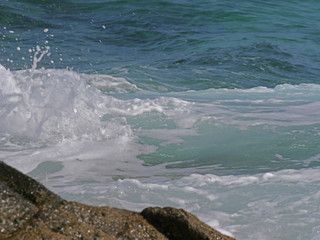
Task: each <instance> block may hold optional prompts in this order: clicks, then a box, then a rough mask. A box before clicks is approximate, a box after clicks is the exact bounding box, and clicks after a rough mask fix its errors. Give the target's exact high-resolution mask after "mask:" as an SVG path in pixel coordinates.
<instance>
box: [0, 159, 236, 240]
mask: <svg viewBox="0 0 320 240" xmlns="http://www.w3.org/2000/svg"><path fill="white" fill-rule="evenodd" d="M157 218H158V219H157ZM186 234H187V235H188V236H187V237H185V236H186ZM218 237H220V238H218ZM0 239H10V240H27V239H28V240H29V239H30V240H38V239H39V240H42V239H57V240H64V239H105V240H114V239H123V240H133V239H141V240H142V239H143V240H166V239H177V240H179V239H199V240H200V239H216V240H217V239H221V240H229V239H232V238H229V237H226V236H224V235H222V234H220V233H218V232H217V231H215V230H213V229H211V228H210V227H209V226H207V225H206V224H204V223H203V222H201V221H199V220H198V219H197V218H196V217H195V216H194V215H192V214H190V213H188V212H186V211H184V210H178V209H174V208H164V209H161V208H148V209H145V210H144V211H142V213H141V214H140V213H138V212H133V211H129V210H125V209H117V208H110V207H94V206H89V205H85V204H81V203H76V202H68V201H66V200H63V199H61V198H60V197H59V196H58V195H56V194H54V193H53V192H51V191H49V190H48V189H46V188H45V187H44V186H43V185H42V184H40V183H39V182H37V181H36V180H34V179H32V178H30V177H28V176H26V175H24V174H22V173H20V172H19V171H17V170H15V169H14V168H12V167H10V166H8V165H6V164H5V163H3V162H0Z"/></svg>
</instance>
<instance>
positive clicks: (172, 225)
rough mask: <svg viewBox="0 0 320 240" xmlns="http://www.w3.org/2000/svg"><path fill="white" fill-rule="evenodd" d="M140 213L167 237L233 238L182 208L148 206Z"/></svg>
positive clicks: (215, 239)
mask: <svg viewBox="0 0 320 240" xmlns="http://www.w3.org/2000/svg"><path fill="white" fill-rule="evenodd" d="M141 215H142V216H143V217H144V218H145V219H146V220H147V221H148V222H149V223H150V224H152V225H153V226H154V227H155V228H157V229H158V230H159V231H160V232H162V233H163V234H164V235H165V236H166V237H167V238H168V239H172V240H173V239H175V240H180V239H181V240H194V239H206V240H211V239H212V240H232V239H233V240H234V238H231V237H229V236H226V235H223V234H221V233H220V232H218V231H216V230H214V229H212V228H211V227H209V226H208V225H206V224H205V223H203V222H202V221H200V220H199V219H198V218H197V217H196V216H194V215H193V214H191V213H189V212H186V211H185V210H183V209H176V208H172V207H166V208H159V207H153V208H152V207H150V208H146V209H144V210H143V211H142V212H141Z"/></svg>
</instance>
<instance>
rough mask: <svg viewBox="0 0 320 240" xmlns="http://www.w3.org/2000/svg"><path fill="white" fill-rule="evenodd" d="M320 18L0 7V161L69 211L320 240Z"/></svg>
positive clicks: (261, 11) (282, 7)
mask: <svg viewBox="0 0 320 240" xmlns="http://www.w3.org/2000/svg"><path fill="white" fill-rule="evenodd" d="M257 9H258V10H257ZM319 10H320V9H319V6H318V4H317V3H316V2H314V1H309V2H301V1H296V0H291V1H282V2H279V1H268V2H259V1H241V2H239V1H237V2H235V1H214V0H210V1H207V0H200V1H197V2H194V3H192V2H188V1H185V0H172V1H139V2H132V1H108V0H95V1H87V0H82V1H79V0H67V1H58V2H57V1H51V0H47V1H40V0H35V1H32V2H27V1H1V3H0V160H1V161H5V162H6V163H7V164H9V165H11V166H13V167H15V168H17V169H18V170H21V171H23V172H24V173H26V174H28V175H29V176H31V177H33V178H35V179H37V180H39V181H41V182H42V183H43V184H44V185H45V186H46V187H48V188H50V190H52V191H53V192H55V193H57V194H59V195H61V196H62V197H63V198H66V199H67V200H75V201H80V202H83V203H88V204H94V205H109V206H112V207H123V208H128V209H131V210H137V211H140V210H142V209H143V208H145V207H147V206H173V207H178V208H184V209H186V210H187V211H190V212H192V213H193V214H195V215H197V216H198V217H199V218H200V219H201V220H203V221H205V222H206V223H208V224H209V225H211V226H212V227H214V228H216V229H217V230H219V231H221V232H223V233H226V234H228V235H230V236H234V237H235V238H236V239H239V240H248V239H252V240H253V239H259V240H273V239H282V240H289V239H312V240H316V239H319V236H320V221H319V219H320V216H319V207H318V205H319V204H318V203H319V198H320V192H319V189H320V181H319V180H318V176H319V172H320V151H319V149H320V141H319V136H320V94H319V93H320V85H319V83H320V82H319V75H320V67H319V60H320V59H319V56H320V48H319V33H318V31H317V27H316V26H318V25H319V22H320V18H319V16H320V15H319V14H318V13H319Z"/></svg>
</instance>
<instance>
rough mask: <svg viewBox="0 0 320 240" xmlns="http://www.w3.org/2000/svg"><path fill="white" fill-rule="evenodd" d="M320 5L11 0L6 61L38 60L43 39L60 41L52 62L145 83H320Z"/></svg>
mask: <svg viewBox="0 0 320 240" xmlns="http://www.w3.org/2000/svg"><path fill="white" fill-rule="evenodd" d="M319 10H320V6H319V4H317V2H316V1H308V2H303V1H240V2H239V1H237V2H234V1H213V0H211V1H202V0H201V1H196V2H192V1H134V2H132V1H104V0H102V1H77V0H74V1H58V2H57V1H40V0H39V1H15V0H10V1H2V3H1V10H0V11H1V12H0V16H1V17H0V23H1V26H2V28H1V33H2V34H1V35H3V36H4V35H5V37H2V39H1V52H2V53H3V54H2V56H1V58H0V63H1V64H2V65H3V66H5V67H7V68H10V69H25V68H30V66H31V64H32V63H31V62H30V61H29V59H28V58H26V56H28V55H30V54H28V49H30V48H33V47H35V45H39V46H41V47H44V46H50V47H51V56H50V58H46V59H44V60H43V62H42V63H41V66H43V67H46V68H66V67H69V68H72V69H74V70H76V71H78V72H86V73H104V74H111V75H113V76H122V77H125V78H126V79H128V81H130V82H133V83H135V84H137V85H138V86H139V87H142V88H144V89H156V90H159V91H172V90H175V91H181V90H189V89H196V90H198V89H209V88H221V87H223V88H251V87H256V86H267V87H274V86H276V85H279V84H284V83H290V84H300V83H318V81H319V79H318V75H319V61H320V57H319V56H320V50H319V49H320V48H319V41H320V30H319V29H320V26H319V24H320V15H319V14H318V13H319ZM3 27H6V29H3ZM43 29H49V31H48V32H46V33H44V32H43ZM10 30H11V31H14V33H13V34H10V33H9V31H10ZM45 41H48V43H45ZM16 46H20V47H21V51H19V52H17V51H15V48H16ZM21 57H25V58H26V59H27V60H25V61H23V60H21ZM8 58H9V59H10V60H13V63H8V62H7V59H8ZM61 59H62V60H61ZM50 61H54V63H50Z"/></svg>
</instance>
